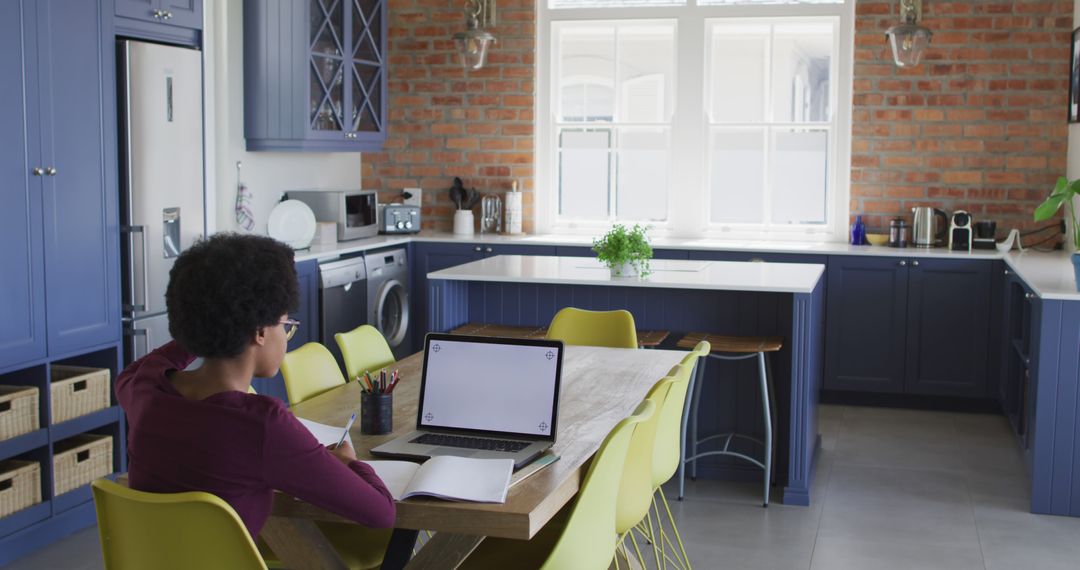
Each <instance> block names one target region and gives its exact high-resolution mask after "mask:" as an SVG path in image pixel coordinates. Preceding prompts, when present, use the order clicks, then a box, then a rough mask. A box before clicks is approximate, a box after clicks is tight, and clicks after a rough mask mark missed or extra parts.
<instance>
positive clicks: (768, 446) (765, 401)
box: [757, 352, 773, 507]
mask: <svg viewBox="0 0 1080 570" xmlns="http://www.w3.org/2000/svg"><path fill="white" fill-rule="evenodd" d="M757 357H758V374H759V375H760V378H759V380H760V382H761V408H762V411H763V412H764V414H765V469H764V472H763V473H762V477H761V478H762V480H763V481H765V485H764V487H765V503H764V505H763V506H765V507H768V506H769V490H770V489H771V488H772V463H773V419H772V416H773V414H772V405H771V404H770V402H769V382H768V378H769V377H768V375H767V373H766V371H765V353H764V352H759V353H757Z"/></svg>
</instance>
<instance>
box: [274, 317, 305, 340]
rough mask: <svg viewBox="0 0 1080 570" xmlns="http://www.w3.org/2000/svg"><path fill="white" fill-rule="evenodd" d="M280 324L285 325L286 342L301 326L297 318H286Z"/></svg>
mask: <svg viewBox="0 0 1080 570" xmlns="http://www.w3.org/2000/svg"><path fill="white" fill-rule="evenodd" d="M278 324H280V325H285V342H289V341H290V340H292V337H294V336H296V330H297V329H299V328H300V321H298V320H296V319H285V320H284V321H281V322H280V323H278Z"/></svg>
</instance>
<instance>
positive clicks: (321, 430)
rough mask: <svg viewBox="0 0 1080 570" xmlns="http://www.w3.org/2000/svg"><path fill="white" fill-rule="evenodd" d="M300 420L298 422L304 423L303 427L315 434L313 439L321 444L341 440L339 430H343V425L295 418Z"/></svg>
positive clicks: (330, 443) (350, 441) (333, 443)
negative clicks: (338, 425) (335, 425)
mask: <svg viewBox="0 0 1080 570" xmlns="http://www.w3.org/2000/svg"><path fill="white" fill-rule="evenodd" d="M296 419H298V420H300V423H302V424H304V427H306V428H307V429H308V431H310V432H311V435H313V436H315V439H317V440H319V443H321V444H323V445H337V442H339V441H341V432H343V431H345V427H344V426H342V427H334V426H328V425H326V424H320V423H319V422H313V421H311V420H305V419H304V418H296ZM349 444H350V445H352V439H351V438H350V440H349Z"/></svg>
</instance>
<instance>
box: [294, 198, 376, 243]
mask: <svg viewBox="0 0 1080 570" xmlns="http://www.w3.org/2000/svg"><path fill="white" fill-rule="evenodd" d="M285 196H286V197H287V198H289V199H292V200H300V201H301V202H303V203H305V204H307V205H308V206H309V207H310V208H311V211H312V212H314V213H315V219H316V220H318V221H320V222H334V223H336V224H337V238H338V241H348V240H351V239H360V238H366V237H373V236H376V235H379V222H378V214H379V204H378V198H377V196H376V194H375V191H374V190H289V191H288V192H286V193H285Z"/></svg>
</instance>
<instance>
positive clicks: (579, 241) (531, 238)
mask: <svg viewBox="0 0 1080 570" xmlns="http://www.w3.org/2000/svg"><path fill="white" fill-rule="evenodd" d="M409 242H439V243H462V244H489V245H499V244H505V245H549V246H578V247H590V246H591V245H592V238H590V237H588V236H568V235H518V236H510V235H501V234H494V235H493V234H486V235H480V234H474V235H471V236H460V235H456V234H452V233H449V232H431V231H425V232H421V233H419V234H402V235H381V236H378V237H373V238H368V239H360V240H353V241H345V242H338V243H336V244H333V245H321V246H312V247H311V248H309V249H305V250H300V251H297V252H296V261H306V260H311V259H317V260H320V261H324V260H332V259H336V258H337V257H339V256H342V255H348V254H355V253H360V252H364V251H368V250H372V249H381V248H387V247H394V246H399V247H401V246H405V245H406V244H408V243H409ZM651 243H652V246H653V247H654V248H658V249H684V250H698V251H739V252H761V253H788V254H802V255H865V256H872V257H874V256H877V257H908V258H941V259H981V260H995V259H1004V260H1005V262H1006V263H1008V265H1009V266H1010V267H1011V268H1012V270H1014V271H1015V272H1016V273H1017V274H1018V275H1020V277H1021V278H1022V279H1023V280H1024V281H1025V282H1026V283H1027V284H1028V286H1029V287H1031V289H1032V291H1034V292H1035V293H1036V294H1037V295H1039V297H1041V298H1044V299H1058V300H1069V301H1080V292H1078V291H1077V289H1076V282H1075V278H1074V277H1073V269H1072V264H1071V263H1070V261H1069V254H1068V253H1066V252H1052V253H1040V252H1034V251H1028V252H1023V253H1021V252H1014V253H1000V252H998V251H989V250H977V251H973V252H971V253H968V252H957V251H949V250H948V249H945V248H932V249H923V248H915V247H908V248H903V249H897V248H891V247H881V246H853V245H848V244H846V243H839V242H822V241H807V242H794V241H792V242H781V241H749V240H719V239H688V238H656V239H653V240H651ZM578 259H581V258H578ZM658 262H659V260H658V261H654V262H653V263H654V264H655V263H658Z"/></svg>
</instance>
